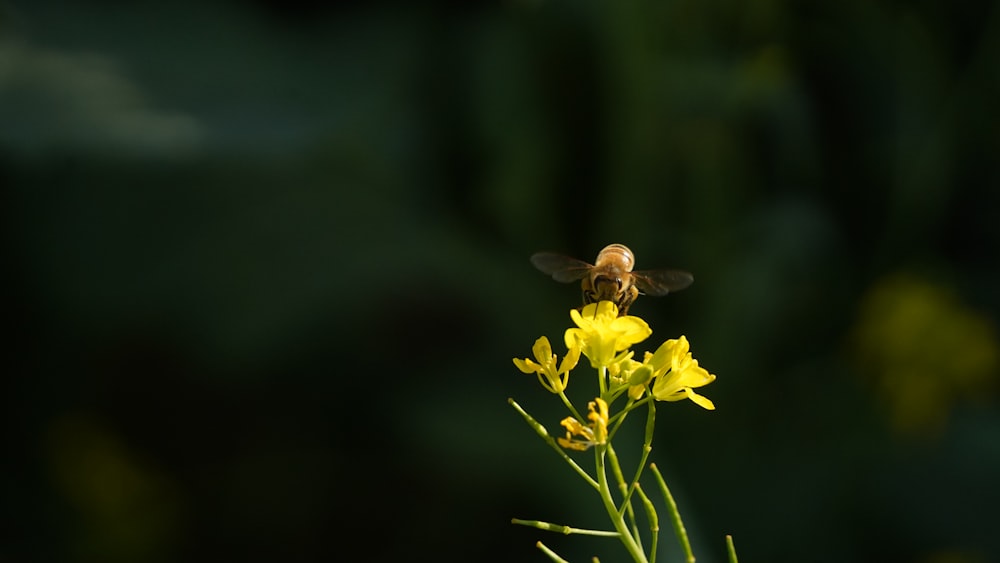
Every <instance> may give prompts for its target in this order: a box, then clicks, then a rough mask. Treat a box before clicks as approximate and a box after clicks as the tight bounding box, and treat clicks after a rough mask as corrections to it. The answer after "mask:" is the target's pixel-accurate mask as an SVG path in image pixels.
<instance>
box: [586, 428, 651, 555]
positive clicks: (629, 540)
mask: <svg viewBox="0 0 1000 563" xmlns="http://www.w3.org/2000/svg"><path fill="white" fill-rule="evenodd" d="M607 449H608V448H607V444H600V445H598V446H597V447H595V448H594V457H595V458H596V459H595V463H596V465H597V483H598V484H599V485H600V487H599V488H598V492H599V493H600V495H601V501H602V502H603V503H604V510H606V511H607V513H608V518H610V519H611V524H612V525H613V526H614V528H615V530H617V531H618V534H619V535H618V539H620V540H621V542H622V545H624V546H625V549H626V551H628V553H629V555H631V556H632V559H633V560H634V561H636V563H648V561H647V559H646V554H644V553H643V552H642V550H641V549H640V548H639V545H638V544H637V543H636V542H635V538H633V537H632V534H630V533H629V530H628V526H626V525H625V519H624V518H622V516H621V515H620V514H618V508H617V507H616V506H615V501H614V499H613V498H611V488H610V487H609V486H608V474H607V468H606V467H605V465H604V454H605V452H606V451H607Z"/></svg>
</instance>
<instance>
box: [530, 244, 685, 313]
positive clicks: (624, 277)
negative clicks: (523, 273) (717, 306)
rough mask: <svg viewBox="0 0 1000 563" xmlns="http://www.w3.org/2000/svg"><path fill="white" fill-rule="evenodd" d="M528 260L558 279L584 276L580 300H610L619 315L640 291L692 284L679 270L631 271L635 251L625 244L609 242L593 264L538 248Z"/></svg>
mask: <svg viewBox="0 0 1000 563" xmlns="http://www.w3.org/2000/svg"><path fill="white" fill-rule="evenodd" d="M531 263H532V264H534V266H535V267H536V268H538V269H539V270H541V271H542V272H543V273H545V274H548V275H550V276H552V279H554V280H556V281H557V282H560V283H570V282H574V281H576V280H583V281H582V282H581V283H580V286H581V288H582V289H583V304H584V305H588V304H590V303H597V302H598V301H611V302H613V303H614V304H615V305H617V306H618V316H622V315H625V314H627V313H628V309H629V307H630V306H631V305H632V303H633V302H634V301H635V299H636V297H638V296H639V295H640V294H643V295H655V296H662V295H666V294H668V293H670V292H672V291H680V290H682V289H684V288H685V287H687V286H689V285H691V282H693V281H694V276H692V275H691V274H689V273H688V272H684V271H681V270H668V269H658V270H640V271H633V270H632V268H633V267H635V255H634V254H632V251H631V250H629V248H628V247H627V246H625V245H624V244H609V245H608V246H605V247H604V249H602V250H601V252H600V253H598V255H597V259H596V260H595V261H594V263H593V264H589V263H587V262H584V261H583V260H577V259H576V258H570V257H569V256H565V255H562V254H556V253H553V252H538V253H535V254H533V255H532V256H531Z"/></svg>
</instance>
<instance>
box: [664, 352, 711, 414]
mask: <svg viewBox="0 0 1000 563" xmlns="http://www.w3.org/2000/svg"><path fill="white" fill-rule="evenodd" d="M689 348H690V346H689V344H688V340H687V338H686V337H684V336H681V337H680V338H679V339H677V340H667V341H666V342H664V343H663V345H661V346H660V347H659V349H657V350H656V353H655V354H653V356H652V357H650V358H649V359H648V364H649V365H650V366H651V367H652V368H653V376H654V377H655V380H654V381H653V390H652V394H653V398H655V399H656V400H657V401H681V400H684V399H691V400H692V401H694V403H695V404H697V405H698V406H700V407H702V408H704V409H708V410H715V405H714V404H713V403H712V401H710V400H709V399H708V398H707V397H703V396H701V395H699V394H697V393H695V392H694V391H693V390H692V389H694V388H695V387H702V386H704V385H708V384H709V383H711V382H713V381H715V376H714V375H712V374H710V373H708V371H707V370H706V369H705V368H703V367H701V366H699V365H698V360H695V359H694V358H692V357H691V352H689Z"/></svg>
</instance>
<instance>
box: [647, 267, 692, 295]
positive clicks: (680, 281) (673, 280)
mask: <svg viewBox="0 0 1000 563" xmlns="http://www.w3.org/2000/svg"><path fill="white" fill-rule="evenodd" d="M632 279H633V280H634V281H635V285H636V286H637V287H638V288H639V291H641V292H643V293H644V294H646V295H655V296H662V295H666V294H668V293H670V292H672V291H680V290H682V289H684V288H685V287H687V286H689V285H691V282H693V281H694V276H692V275H691V274H689V273H688V272H685V271H682V270H644V271H641V272H632Z"/></svg>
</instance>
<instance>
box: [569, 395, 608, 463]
mask: <svg viewBox="0 0 1000 563" xmlns="http://www.w3.org/2000/svg"><path fill="white" fill-rule="evenodd" d="M587 409H588V410H589V411H590V413H589V414H587V419H588V420H590V425H589V426H584V425H583V424H582V423H581V422H580V421H579V420H577V419H575V418H573V417H572V416H567V417H566V418H564V419H563V420H562V422H561V423H560V424H562V425H563V426H564V427H565V428H566V437H565V438H559V445H560V446H562V447H564V448H566V449H568V450H577V451H581V452H582V451H584V450H586V449H587V448H589V447H590V446H595V445H597V444H603V443H605V442H607V441H608V404H607V403H606V402H604V399H601V398H600V397H598V398H596V399H594V400H593V401H590V402H589V403H587ZM573 436H580V437H581V439H574V438H573Z"/></svg>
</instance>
